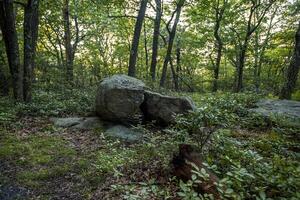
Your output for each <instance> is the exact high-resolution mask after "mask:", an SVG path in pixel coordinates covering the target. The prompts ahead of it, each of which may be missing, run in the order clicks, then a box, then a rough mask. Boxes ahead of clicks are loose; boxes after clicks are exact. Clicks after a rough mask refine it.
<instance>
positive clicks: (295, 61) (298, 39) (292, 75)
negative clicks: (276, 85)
mask: <svg viewBox="0 0 300 200" xmlns="http://www.w3.org/2000/svg"><path fill="white" fill-rule="evenodd" d="M299 68H300V21H299V25H298V30H297V32H296V35H295V48H294V54H293V57H292V60H291V63H290V65H289V67H288V69H287V73H286V82H285V84H284V86H283V87H282V89H281V93H280V96H279V98H280V99H291V96H292V92H293V90H294V88H295V86H296V82H297V78H298V74H299Z"/></svg>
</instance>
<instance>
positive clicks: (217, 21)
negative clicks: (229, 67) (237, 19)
mask: <svg viewBox="0 0 300 200" xmlns="http://www.w3.org/2000/svg"><path fill="white" fill-rule="evenodd" d="M226 3H227V1H225V0H224V1H223V6H222V7H221V8H220V1H219V0H218V1H217V5H216V8H215V27H214V37H215V40H216V41H215V42H216V44H215V45H216V48H217V56H216V61H215V65H214V81H213V87H212V91H213V92H216V91H217V90H218V81H219V71H220V63H221V58H222V49H223V42H222V39H221V37H220V26H221V21H222V19H223V14H224V11H225V7H226V5H225V4H226Z"/></svg>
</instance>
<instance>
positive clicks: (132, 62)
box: [128, 0, 148, 77]
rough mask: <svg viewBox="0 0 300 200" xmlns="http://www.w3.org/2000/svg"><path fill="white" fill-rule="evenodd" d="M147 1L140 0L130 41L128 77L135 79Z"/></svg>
mask: <svg viewBox="0 0 300 200" xmlns="http://www.w3.org/2000/svg"><path fill="white" fill-rule="evenodd" d="M147 3H148V0H141V4H140V9H139V13H138V16H137V20H136V23H135V28H134V35H133V39H132V45H131V50H130V58H129V66H128V75H129V76H133V77H135V75H136V60H137V55H138V47H139V40H140V35H141V30H142V26H143V21H144V18H145V13H146V9H147Z"/></svg>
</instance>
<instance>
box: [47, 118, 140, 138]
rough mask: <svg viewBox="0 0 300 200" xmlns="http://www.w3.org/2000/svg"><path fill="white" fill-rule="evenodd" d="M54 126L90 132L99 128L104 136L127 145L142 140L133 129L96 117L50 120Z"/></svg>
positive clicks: (138, 132)
mask: <svg viewBox="0 0 300 200" xmlns="http://www.w3.org/2000/svg"><path fill="white" fill-rule="evenodd" d="M50 120H51V121H52V122H53V123H54V126H57V127H62V128H70V129H78V130H92V129H95V128H100V129H101V130H104V135H106V136H109V137H112V138H117V139H120V140H121V141H125V142H128V143H135V142H139V141H141V140H142V139H143V134H142V132H140V131H137V130H135V129H133V128H129V127H126V126H124V125H120V124H113V123H108V122H103V121H101V119H100V118H98V117H69V118H51V119H50Z"/></svg>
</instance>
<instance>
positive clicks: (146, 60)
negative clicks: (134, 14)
mask: <svg viewBox="0 0 300 200" xmlns="http://www.w3.org/2000/svg"><path fill="white" fill-rule="evenodd" d="M144 48H145V64H146V69H147V70H146V73H147V75H146V76H147V77H148V72H149V56H148V47H147V29H146V23H145V22H144Z"/></svg>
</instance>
